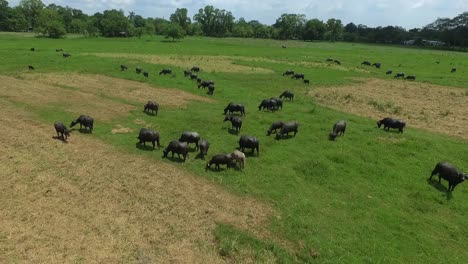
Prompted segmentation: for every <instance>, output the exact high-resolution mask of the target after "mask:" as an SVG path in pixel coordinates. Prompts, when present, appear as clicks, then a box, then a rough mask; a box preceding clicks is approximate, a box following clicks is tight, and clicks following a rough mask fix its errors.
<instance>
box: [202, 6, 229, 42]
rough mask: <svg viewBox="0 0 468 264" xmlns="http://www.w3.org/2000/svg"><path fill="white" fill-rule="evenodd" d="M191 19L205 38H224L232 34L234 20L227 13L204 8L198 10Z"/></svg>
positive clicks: (208, 7)
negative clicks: (198, 25) (195, 22)
mask: <svg viewBox="0 0 468 264" xmlns="http://www.w3.org/2000/svg"><path fill="white" fill-rule="evenodd" d="M193 19H194V20H195V21H197V22H198V23H200V26H201V28H202V31H203V33H204V34H205V35H206V36H212V37H225V36H229V35H230V33H231V32H232V29H233V27H234V19H235V18H234V16H233V15H232V13H231V12H229V11H226V10H224V9H223V10H219V9H215V8H214V7H213V6H205V8H203V9H202V8H200V9H199V10H198V13H197V14H196V15H195V16H194V17H193Z"/></svg>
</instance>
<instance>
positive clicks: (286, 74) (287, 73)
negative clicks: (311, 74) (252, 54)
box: [283, 70, 294, 76]
mask: <svg viewBox="0 0 468 264" xmlns="http://www.w3.org/2000/svg"><path fill="white" fill-rule="evenodd" d="M288 75H294V71H291V70H287V71H285V72H284V73H283V76H288Z"/></svg>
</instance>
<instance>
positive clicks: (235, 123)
mask: <svg viewBox="0 0 468 264" xmlns="http://www.w3.org/2000/svg"><path fill="white" fill-rule="evenodd" d="M226 121H231V129H232V128H235V129H236V133H239V131H240V130H241V128H242V118H240V117H238V116H226V117H225V118H224V121H223V122H226Z"/></svg>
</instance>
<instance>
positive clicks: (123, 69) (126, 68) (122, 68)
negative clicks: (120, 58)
mask: <svg viewBox="0 0 468 264" xmlns="http://www.w3.org/2000/svg"><path fill="white" fill-rule="evenodd" d="M120 70H121V71H126V70H128V67H127V65H123V64H122V65H120Z"/></svg>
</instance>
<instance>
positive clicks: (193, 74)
mask: <svg viewBox="0 0 468 264" xmlns="http://www.w3.org/2000/svg"><path fill="white" fill-rule="evenodd" d="M197 79H198V75H196V74H195V73H191V74H190V80H197Z"/></svg>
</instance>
